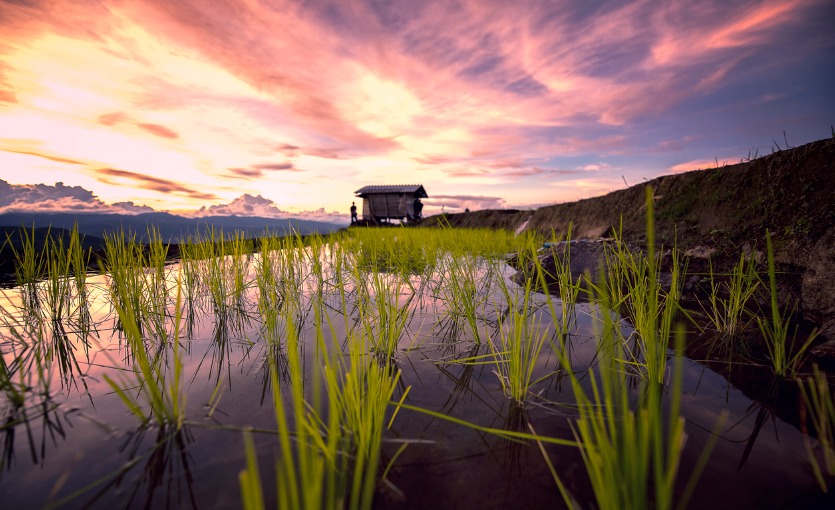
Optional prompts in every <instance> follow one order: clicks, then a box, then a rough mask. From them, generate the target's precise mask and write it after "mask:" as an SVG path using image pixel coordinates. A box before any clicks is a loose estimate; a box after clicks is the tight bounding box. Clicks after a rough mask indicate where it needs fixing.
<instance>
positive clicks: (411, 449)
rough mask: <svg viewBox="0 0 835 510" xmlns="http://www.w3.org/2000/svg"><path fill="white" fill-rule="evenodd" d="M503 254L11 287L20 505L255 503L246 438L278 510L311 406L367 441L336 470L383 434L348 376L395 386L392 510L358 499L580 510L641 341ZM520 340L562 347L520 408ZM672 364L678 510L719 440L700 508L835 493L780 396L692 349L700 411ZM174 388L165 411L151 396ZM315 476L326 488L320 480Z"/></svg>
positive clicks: (280, 257)
mask: <svg viewBox="0 0 835 510" xmlns="http://www.w3.org/2000/svg"><path fill="white" fill-rule="evenodd" d="M393 242H394V241H392V240H390V239H389V240H388V241H385V242H384V243H388V244H392V243H393ZM489 242H490V243H495V244H496V246H497V249H496V250H495V252H494V253H487V252H486V250H483V251H482V252H480V253H476V254H464V253H463V252H455V251H454V250H452V251H444V250H443V249H441V248H440V247H437V248H436V247H433V246H427V245H423V248H420V246H421V244H420V243H417V244H414V245H409V250H410V252H411V251H414V250H421V249H422V250H423V252H422V253H424V254H425V253H427V252H428V251H429V250H432V252H433V254H432V255H431V256H429V257H428V258H421V257H418V260H417V261H409V260H406V259H407V258H408V256H406V255H403V254H402V253H401V255H400V256H401V258H400V259H398V260H396V261H392V260H390V259H389V258H388V256H387V255H385V253H386V252H385V249H384V248H381V246H383V245H380V244H377V245H373V247H372V245H371V244H369V245H367V246H366V248H365V249H363V248H362V243H360V244H359V245H356V246H350V247H346V246H339V245H338V244H335V243H325V242H313V243H309V244H308V245H306V246H302V245H301V243H299V244H297V245H292V243H286V244H284V245H281V244H277V245H275V246H273V247H269V246H265V247H264V249H262V250H260V251H259V252H256V253H254V254H243V253H239V254H232V255H224V256H220V257H216V258H212V259H208V258H202V259H201V258H199V257H189V256H188V255H186V256H185V257H184V259H183V260H182V261H181V262H178V263H175V264H166V265H164V266H163V265H159V266H157V267H156V268H149V267H147V266H145V267H138V266H135V265H134V266H130V265H126V266H123V267H116V268H115V269H116V271H115V272H111V273H108V274H98V275H92V274H91V275H85V277H84V278H83V279H81V281H79V280H78V279H74V278H73V277H69V276H68V277H66V278H64V279H63V280H60V281H57V280H52V281H50V280H41V281H39V282H37V283H31V282H30V283H27V284H25V285H22V286H18V287H15V288H10V289H5V290H4V291H3V292H2V295H0V310H2V317H3V318H2V322H0V324H2V327H0V350H2V355H3V362H4V366H3V367H2V368H3V370H4V373H5V374H6V375H5V376H4V377H5V381H4V385H3V388H4V391H3V392H2V393H0V413H2V415H1V416H0V419H2V425H0V427H2V428H0V433H2V436H3V437H2V459H0V466H2V470H1V471H0V501H2V507H3V508H236V507H241V506H243V503H242V489H241V482H240V481H239V474H240V473H241V471H243V470H244V469H246V468H247V454H246V448H245V442H244V437H245V434H244V431H248V432H247V434H249V435H250V437H252V441H253V445H254V452H255V456H256V459H257V460H256V461H255V462H256V464H257V465H258V467H259V473H260V476H259V479H258V480H259V484H258V485H259V486H260V487H261V488H262V495H263V500H264V504H265V506H266V507H267V508H273V507H275V506H276V505H277V504H278V503H279V502H281V501H283V500H281V501H280V498H279V496H277V494H280V493H281V491H282V490H289V489H287V487H286V486H284V488H283V489H282V488H278V489H277V484H280V483H281V482H277V475H278V473H277V472H276V471H277V470H293V469H296V468H297V467H298V466H296V464H303V463H304V461H302V460H301V454H300V453H298V451H297V450H298V449H299V447H298V445H296V443H294V442H293V441H294V440H295V439H298V438H299V437H301V436H299V435H297V432H298V431H297V430H296V428H298V427H302V426H303V425H302V424H301V423H298V422H297V420H301V418H299V416H301V415H305V416H308V417H309V416H311V415H312V416H314V418H315V419H314V421H313V422H312V423H314V424H315V425H314V426H313V428H315V429H316V431H315V433H313V434H312V435H310V436H304V437H323V438H325V441H327V439H328V437H330V436H332V435H333V434H335V433H336V432H334V431H339V432H338V434H342V435H344V436H345V437H347V438H348V439H345V437H343V438H341V439H340V441H341V442H340V443H339V444H340V445H341V446H339V447H337V448H336V450H333V451H336V452H338V455H339V456H344V457H345V458H346V459H348V460H346V461H345V462H343V463H339V462H336V464H338V465H339V466H342V468H340V469H342V471H345V470H348V471H351V470H357V469H358V468H357V465H358V461H357V459H359V458H360V454H359V453H357V451H358V450H361V449H363V448H365V444H364V443H363V441H361V440H359V439H357V438H359V437H360V433H359V432H358V430H357V429H354V428H352V426H351V425H346V424H342V425H340V424H337V426H336V428H329V426H328V423H330V421H329V420H330V418H331V417H332V415H334V413H343V412H345V416H347V415H348V413H349V411H344V410H343V409H342V408H341V407H339V408H337V407H333V406H329V404H328V401H329V400H330V399H331V398H334V397H333V395H334V393H332V391H334V390H333V388H332V387H331V385H332V384H333V383H332V381H341V383H340V384H343V385H344V384H347V383H346V382H345V381H348V380H349V378H348V377H347V376H346V375H345V374H346V373H349V372H350V373H354V372H355V371H356V370H359V374H360V375H361V376H362V377H361V379H363V381H364V380H365V379H367V378H369V377H371V374H372V372H369V371H366V370H367V369H366V368H361V367H367V366H369V365H375V366H380V367H384V370H383V373H385V374H387V376H388V377H394V379H393V383H392V384H393V386H392V387H393V390H392V393H391V395H390V397H389V398H387V399H386V400H388V401H389V402H388V403H387V404H386V406H385V409H384V419H382V418H381V417H378V418H375V420H376V422H375V425H374V426H375V427H377V428H378V429H379V431H380V433H381V434H382V436H381V438H382V439H381V442H380V444H379V450H378V452H379V454H378V455H376V454H374V453H372V457H374V458H375V460H374V462H375V463H377V464H372V471H373V473H372V476H371V481H370V482H369V483H370V487H371V492H370V494H371V498H372V499H371V500H365V505H363V504H358V506H366V505H367V504H368V502H369V501H370V502H371V505H372V506H373V507H374V508H404V509H405V508H415V509H418V508H459V509H468V508H471V509H479V510H484V509H492V508H563V507H566V506H567V503H566V497H565V495H564V494H563V493H561V491H560V489H559V487H558V483H557V481H555V474H556V476H557V477H558V479H559V481H560V482H561V483H562V484H563V486H564V490H565V491H566V494H570V498H573V500H574V501H575V502H576V503H577V504H578V505H579V506H581V507H583V508H590V507H598V506H602V505H599V503H596V499H595V498H596V496H595V491H594V490H593V486H592V483H591V482H590V478H589V475H588V471H587V467H586V464H585V463H584V458H583V455H582V454H581V450H580V449H579V448H578V447H577V446H576V444H575V445H570V444H560V443H575V442H576V441H577V436H576V435H575V431H576V430H577V422H578V417H579V412H578V405H577V389H576V388H575V387H574V386H575V384H577V385H579V387H580V388H582V390H583V391H585V393H586V394H592V392H593V391H594V388H595V384H597V382H595V383H593V382H592V380H594V381H597V379H595V375H594V374H597V376H599V374H600V371H601V370H609V368H607V367H611V366H612V365H605V366H604V367H603V368H601V360H602V359H604V358H605V357H606V355H604V354H602V353H601V351H602V349H603V347H602V345H603V343H604V337H605V336H606V334H607V333H606V323H611V325H612V326H613V327H614V328H615V330H616V334H615V333H612V331H609V332H608V334H609V335H614V338H617V339H620V341H623V342H625V343H629V342H635V341H636V334H635V331H634V330H633V329H632V327H631V325H630V323H629V322H628V321H627V320H625V319H624V318H622V317H620V316H617V315H613V314H612V312H610V311H605V312H604V311H601V307H600V306H599V305H598V304H595V303H594V302H577V303H570V304H565V303H563V302H561V301H560V300H559V299H557V298H556V297H553V298H548V297H547V296H545V295H544V294H541V293H536V292H532V291H531V289H530V288H527V289H526V288H525V287H523V286H520V285H517V284H516V283H513V282H512V281H511V280H510V275H511V274H512V273H513V271H512V270H511V269H510V268H509V267H508V266H507V265H506V264H505V262H504V254H505V253H504V251H503V250H509V249H510V247H509V246H506V243H507V242H508V241H507V240H505V239H503V240H500V241H495V240H493V241H489ZM345 243H346V244H348V243H349V241H347V240H346V241H345ZM394 243H395V244H396V242H394ZM488 244H489V243H488ZM416 247H417V248H416ZM369 253H370V255H369ZM404 260H405V262H404ZM121 270H124V271H125V273H124V274H120V272H119V271H121ZM56 285H57V286H58V287H55V286H56ZM50 286H52V287H50ZM56 289H57V290H56ZM132 300H133V301H132ZM563 307H565V313H563ZM520 328H521V329H520ZM517 333H518V335H517ZM514 335H516V336H514ZM514 338H520V339H521V346H522V348H523V349H524V348H527V347H529V346H530V345H531V344H532V343H536V341H537V340H539V341H540V342H541V345H540V347H539V348H538V350H535V351H533V353H532V355H531V356H530V358H529V359H528V361H527V362H525V361H522V364H523V365H525V363H527V365H525V366H524V367H523V368H525V369H530V373H529V377H528V382H529V385H528V386H524V387H523V390H522V396H521V397H519V396H518V394H517V396H516V397H514V396H512V392H511V390H509V389H508V387H509V386H510V385H511V381H510V379H512V378H515V377H516V376H514V375H513V374H512V373H511V372H508V371H506V370H505V367H509V366H511V365H512V364H513V363H514V360H513V359H512V358H511V357H510V355H509V354H508V353H510V352H511V351H512V350H513V349H515V347H514V344H513V343H512V341H513V339H514ZM352 345H353V346H352ZM357 346H359V347H357ZM670 347H672V344H671V345H670ZM666 357H667V358H668V359H669V360H670V363H669V364H668V365H667V366H666V369H665V371H664V373H665V375H664V378H665V380H664V383H663V384H661V385H660V388H661V389H660V392H661V393H660V395H661V397H660V399H661V400H660V402H661V406H662V409H661V411H660V415H663V416H665V418H664V420H667V418H666V415H667V414H669V413H670V409H671V406H672V405H673V404H672V403H671V401H672V400H678V404H676V405H678V406H680V409H679V411H678V413H679V414H680V416H682V417H683V419H684V422H683V424H684V429H683V430H684V438H685V440H684V442H683V449H682V450H681V454H680V461H679V467H678V470H677V471H678V472H677V474H676V475H675V482H674V483H673V489H672V490H673V491H674V496H673V498H672V499H673V502H677V501H679V500H680V499H681V498H682V496H683V495H684V494H686V493H687V492H688V489H687V484H688V481H689V480H691V479H694V478H693V477H692V476H691V475H692V473H693V472H694V470H697V466H698V465H699V463H700V459H703V458H705V457H704V455H705V453H704V452H705V449H706V447H708V448H709V451H708V455H709V457H706V458H707V463H706V464H705V466H704V470H703V471H702V472H701V474H700V476H699V478H698V482H697V485H695V488H694V489H693V492H692V497H690V501H689V507H690V508H728V509H737V508H818V507H820V508H826V507H828V505H830V504H832V502H833V500H832V497H831V496H827V495H826V494H825V493H824V492H823V491H822V490H821V487H820V485H819V483H818V482H817V481H816V477H815V475H814V473H813V469H812V465H811V463H810V456H809V455H810V454H809V451H808V448H809V447H811V448H812V449H813V451H815V448H817V447H818V445H817V442H816V441H815V440H813V439H810V438H809V437H808V436H806V435H805V434H803V433H802V432H801V430H800V427H799V426H798V422H799V420H798V419H796V418H795V419H792V418H787V417H786V416H785V415H784V414H785V413H780V412H778V411H777V409H778V408H779V407H780V403H778V402H774V401H769V400H768V399H765V400H752V399H751V398H749V397H748V396H746V393H750V392H747V391H744V389H739V388H737V387H736V386H734V385H733V384H731V383H730V382H729V381H728V379H727V378H726V377H725V376H724V375H721V374H719V373H717V372H714V371H713V370H712V369H711V368H709V367H708V366H707V365H705V364H701V363H698V362H696V361H693V360H689V359H684V360H683V361H682V369H681V372H680V381H681V387H680V399H679V397H676V396H675V385H674V384H673V383H674V381H675V380H676V375H675V374H673V373H672V372H673V371H674V369H673V364H672V361H671V360H672V359H673V358H674V354H673V351H672V349H670V350H667V351H666ZM561 358H562V359H564V360H565V361H562V363H565V362H568V363H570V366H571V370H570V371H569V370H567V369H566V368H565V366H562V365H561ZM610 358H611V356H610ZM142 359H145V360H146V361H145V363H144V364H143V362H142ZM620 361H621V362H622V361H623V360H620ZM610 362H611V359H610ZM333 367H336V368H335V370H333V372H334V373H336V374H337V375H336V376H334V377H335V378H334V379H332V380H331V382H328V379H327V377H328V374H331V370H330V369H331V368H333ZM358 367H359V368H358ZM621 367H622V373H621V374H620V379H619V381H621V383H622V384H625V385H626V386H625V387H624V389H625V392H626V398H627V399H628V400H629V402H632V403H634V404H635V405H636V406H637V405H638V404H637V403H638V402H639V401H641V399H642V398H643V396H642V395H643V394H644V392H645V391H646V387H647V386H648V383H646V381H645V377H644V378H642V375H641V370H640V367H638V368H636V367H635V365H631V364H630V363H621ZM352 371H354V372H352ZM374 373H376V372H374ZM395 374H399V376H397V375H395ZM340 377H341V379H340ZM572 377H573V380H572ZM150 380H153V381H155V382H149V381H150ZM276 383H277V384H278V386H279V388H276V387H275V384H276ZM362 384H366V383H365V382H362V383H361V388H363V389H362V390H361V391H371V390H373V389H374V388H371V387H370V385H369V386H362ZM369 384H370V383H369ZM649 385H651V383H649ZM157 386H158V389H159V390H160V392H161V393H160V395H158V398H159V403H160V404H161V408H162V410H155V409H156V408H155V407H154V406H155V404H154V403H153V400H154V398H155V397H153V392H152V391H149V388H150V389H153V388H151V387H157ZM294 388H295V389H297V390H300V392H299V395H301V398H303V400H304V403H303V404H302V405H301V407H303V408H304V409H298V407H300V405H299V402H300V401H299V400H298V399H297V397H296V396H294ZM148 395H151V396H148ZM361 396H362V397H363V398H366V397H367V398H369V399H370V398H371V396H369V395H367V394H361ZM346 401H347V399H346ZM276 402H279V406H281V408H282V409H283V411H284V413H285V414H286V416H289V417H290V418H287V421H286V422H287V423H289V427H290V428H291V430H290V432H289V434H284V435H282V432H281V431H280V428H281V427H280V426H279V425H277V421H278V420H279V418H277V412H276ZM346 408H347V405H346ZM340 416H342V414H340ZM614 419H617V418H614ZM638 419H639V420H640V419H654V418H652V416H650V415H648V416H644V415H641V414H639V415H638ZM317 420H318V421H317ZM464 422H465V423H464ZM304 423H308V422H304ZM665 423H666V421H665ZM665 427H666V425H665ZM323 431H324V432H323ZM328 431H329V432H328ZM501 431H511V432H516V433H518V435H517V436H512V435H503V434H502V433H501ZM317 434H318V435H317ZM288 437H289V441H290V442H289V443H285V442H282V438H285V439H286V438H288ZM533 437H541V438H549V439H550V441H537V440H535V439H532V438H533ZM294 438H295V439H294ZM299 441H301V440H299ZM288 444H289V445H293V446H289V448H290V450H292V452H291V453H290V454H289V457H283V455H285V454H287V449H288ZM659 444H663V442H662V443H659ZM346 445H350V446H346ZM348 449H352V450H350V451H348ZM317 451H318V450H317ZM326 451H330V450H327V449H326V448H324V447H323V449H322V452H326ZM373 451H377V450H373ZM322 452H320V453H319V454H318V456H319V457H324V458H328V459H329V457H328V454H327V453H322ZM376 457H378V459H377V458H376ZM282 458H285V460H286V459H287V458H289V459H290V460H289V461H285V462H284V463H282V461H281V459H282ZM288 462H289V465H288ZM374 465H376V466H377V467H376V468H374V467H373V466H374ZM343 468H344V469H343ZM299 469H301V468H299ZM340 473H341V474H338V475H337V479H338V480H340V481H339V482H338V484H337V485H339V486H340V487H342V488H343V489H344V488H345V487H346V486H347V487H348V489H347V490H346V494H348V495H347V496H337V497H336V501H337V504H342V503H344V505H345V506H346V507H347V506H353V505H352V504H349V503H350V502H351V501H352V500H351V499H350V494H352V493H356V492H357V491H358V489H356V487H357V486H354V485H351V483H352V482H351V481H350V479H351V477H350V476H347V478H348V479H349V481H345V480H344V478H345V474H344V473H343V472H340ZM363 480H365V479H363ZM362 483H365V481H363V482H362ZM297 484H298V487H300V490H301V491H302V492H304V491H306V490H313V489H311V487H312V486H311V485H309V482H305V481H304V478H303V477H301V475H300V481H297ZM351 487H353V488H351ZM829 489H830V492H832V489H833V487H832V484H831V480H830V484H829ZM342 498H344V499H342ZM655 498H657V496H656V495H652V494H650V495H649V496H648V500H650V501H652V500H654V499H655ZM326 499H327V498H324V497H323V499H322V501H325V500H326ZM284 504H286V503H284ZM314 506H315V505H314ZM660 506H662V505H659V507H660Z"/></svg>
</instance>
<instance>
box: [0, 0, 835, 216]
mask: <svg viewBox="0 0 835 510" xmlns="http://www.w3.org/2000/svg"><path fill="white" fill-rule="evenodd" d="M827 19H828V20H832V19H835V8H833V5H832V3H831V2H829V1H827V0H774V1H730V2H727V1H721V0H711V1H706V2H688V1H672V2H661V1H654V0H653V1H649V0H643V1H636V2H619V1H618V2H616V1H612V2H595V3H594V4H593V5H592V4H589V5H586V4H584V3H582V2H570V1H563V2H530V3H527V2H526V3H524V6H522V5H521V4H520V5H517V3H515V2H487V1H482V0H462V1H452V2H449V1H428V2H414V1H411V0H400V1H393V2H386V3H383V4H380V3H377V2H370V1H359V0H357V1H354V0H346V1H342V2H328V1H325V0H321V1H313V2H304V3H302V2H293V1H288V2H282V1H275V2H258V1H236V0H215V1H199V0H178V1H176V2H172V1H169V0H155V1H140V0H102V1H92V0H90V1H88V0H55V1H31V2H29V1H20V2H0V180H2V181H5V183H6V185H5V187H0V190H5V191H4V192H3V193H6V194H7V196H6V197H5V199H4V198H3V197H2V196H0V212H3V211H6V210H13V209H14V210H21V209H27V208H28V209H38V208H53V209H54V208H61V207H64V206H65V205H66V204H67V203H69V202H72V201H81V202H84V201H85V200H86V201H87V202H86V203H87V205H89V206H90V207H91V208H95V207H116V208H118V207H121V206H119V205H117V206H112V205H111V204H117V203H126V202H130V203H132V204H131V207H135V206H148V207H151V208H153V209H155V210H168V211H178V212H182V213H184V214H187V213H189V212H190V211H191V212H193V211H196V210H197V209H199V208H201V207H207V208H208V207H211V206H216V207H227V208H231V209H227V210H232V209H234V208H235V207H237V206H239V205H246V204H250V205H252V206H255V205H257V206H258V207H261V206H263V207H266V208H267V209H264V210H262V212H263V213H264V214H273V215H277V214H279V213H280V214H286V215H305V214H307V215H316V214H319V215H324V216H327V215H328V213H329V212H330V211H338V212H339V213H340V214H345V213H346V212H347V206H348V205H350V202H351V200H352V199H353V191H354V190H356V189H358V188H360V187H362V186H365V185H368V184H407V183H417V184H423V185H424V187H425V188H426V190H427V191H428V193H429V195H430V198H429V199H428V200H427V209H426V212H427V213H428V214H431V213H433V212H436V211H437V210H440V208H441V206H444V207H446V210H448V211H455V210H463V209H464V208H465V207H469V208H470V209H481V208H496V207H515V208H518V207H533V206H539V205H544V204H550V203H556V202H562V201H568V200H575V199H578V198H586V197H588V196H593V195H599V194H603V193H606V192H608V191H612V190H615V189H618V188H621V187H623V183H624V180H626V181H629V182H630V183H637V182H640V181H641V180H642V179H649V178H653V177H656V176H658V175H662V174H665V173H670V172H678V171H683V170H686V169H696V168H698V167H699V166H702V165H703V163H704V162H710V161H720V162H729V163H734V162H737V161H738V160H739V159H740V158H742V157H744V156H745V155H746V154H748V153H749V152H750V151H751V149H752V148H756V149H758V150H759V151H760V153H761V154H765V153H767V152H768V148H769V147H770V145H771V141H772V140H773V139H774V138H777V137H780V136H782V135H781V133H782V132H783V131H787V136H788V137H789V138H790V139H791V140H790V141H791V142H792V143H793V144H794V145H800V144H801V143H805V142H808V141H812V140H815V139H819V138H824V137H826V136H828V135H829V126H830V124H831V123H832V122H833V121H835V99H833V95H832V93H831V91H832V90H835V73H833V71H832V66H831V57H830V55H831V54H832V51H833V49H835V36H833V32H832V31H831V30H830V28H831V27H827V23H825V22H824V21H825V20H827ZM822 20H824V21H822ZM688 165H691V166H692V168H687V167H688ZM56 183H63V185H62V186H57V185H56ZM0 184H2V183H0ZM38 184H43V185H45V186H41V187H39V188H37V190H38V194H31V193H30V194H29V195H26V196H28V197H32V196H38V197H40V198H38V200H35V199H31V198H27V199H22V198H20V199H19V198H17V195H15V193H18V192H19V191H21V190H23V189H24V188H25V189H27V190H30V191H32V190H35V189H36V188H35V187H34V186H35V185H38ZM27 187H28V188H27ZM87 192H91V193H87ZM32 193H34V191H33V192H32ZM21 196H23V195H21ZM128 209H129V208H128ZM128 209H126V210H128ZM134 212H136V211H134Z"/></svg>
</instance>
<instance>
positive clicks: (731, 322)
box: [702, 254, 760, 338]
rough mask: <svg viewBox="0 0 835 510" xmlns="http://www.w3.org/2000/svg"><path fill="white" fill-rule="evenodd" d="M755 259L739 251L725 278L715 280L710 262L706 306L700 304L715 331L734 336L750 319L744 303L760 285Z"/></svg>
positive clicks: (743, 328)
mask: <svg viewBox="0 0 835 510" xmlns="http://www.w3.org/2000/svg"><path fill="white" fill-rule="evenodd" d="M759 284H760V281H759V276H758V275H757V268H756V263H755V261H754V259H753V257H752V256H746V255H745V254H742V255H740V257H739V262H737V263H736V264H735V265H734V267H733V269H732V271H731V274H730V278H729V279H728V280H727V281H726V282H722V283H719V282H717V281H716V275H715V274H714V272H713V264H712V262H711V265H710V296H709V297H708V306H707V307H705V306H704V305H702V309H703V310H704V311H705V313H706V315H707V317H708V319H709V321H710V323H711V324H712V325H713V328H714V329H715V330H716V332H717V333H720V334H722V335H724V336H726V337H728V338H735V337H736V336H737V335H739V334H740V333H742V332H743V331H744V330H745V329H746V328H747V326H748V324H749V323H750V322H751V320H752V319H751V316H750V314H749V313H748V311H747V304H748V302H749V301H750V299H751V297H753V295H754V293H755V292H756V291H757V288H758V287H759Z"/></svg>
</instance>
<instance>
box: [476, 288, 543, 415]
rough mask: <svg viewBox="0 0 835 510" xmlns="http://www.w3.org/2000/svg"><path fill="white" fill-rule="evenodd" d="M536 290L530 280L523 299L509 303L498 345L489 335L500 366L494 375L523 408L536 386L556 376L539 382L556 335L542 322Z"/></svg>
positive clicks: (489, 343)
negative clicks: (539, 369)
mask: <svg viewBox="0 0 835 510" xmlns="http://www.w3.org/2000/svg"><path fill="white" fill-rule="evenodd" d="M532 287H533V284H532V282H531V280H528V281H527V282H526V283H525V286H524V289H523V290H522V291H521V296H518V295H517V296H515V298H514V299H512V300H511V301H510V302H509V303H508V313H507V315H506V316H505V315H503V314H500V315H499V328H498V331H499V339H498V342H496V341H495V340H494V339H493V338H492V336H491V335H488V341H489V342H488V346H489V348H490V354H489V355H490V356H492V358H493V361H494V362H495V364H496V365H495V368H494V372H495V374H496V376H497V377H498V379H499V383H500V384H501V387H502V390H503V391H504V394H505V395H506V396H507V397H508V398H510V399H511V400H512V401H513V402H514V403H516V404H517V405H519V406H524V405H525V403H526V402H527V401H528V400H529V398H530V390H531V387H532V386H533V385H535V384H536V383H538V382H540V381H542V380H544V379H547V378H548V377H550V376H551V375H553V374H554V373H556V372H549V373H547V374H545V375H544V376H541V377H538V378H535V370H536V368H537V362H538V360H539V358H540V354H541V353H542V351H543V349H544V348H545V346H546V345H547V344H548V340H549V338H550V337H551V334H552V333H551V332H549V330H548V328H545V327H543V324H542V322H541V319H540V318H538V317H539V315H540V313H541V311H539V310H537V309H536V307H535V306H534V304H533V296H532V294H531V293H532ZM520 301H521V302H520Z"/></svg>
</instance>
